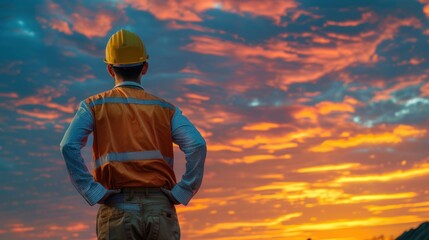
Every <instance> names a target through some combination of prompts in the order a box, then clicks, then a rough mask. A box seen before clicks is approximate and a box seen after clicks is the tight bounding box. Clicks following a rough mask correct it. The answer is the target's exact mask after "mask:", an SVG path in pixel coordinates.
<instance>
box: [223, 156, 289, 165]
mask: <svg viewBox="0 0 429 240" xmlns="http://www.w3.org/2000/svg"><path fill="white" fill-rule="evenodd" d="M290 158H291V155H289V154H286V155H282V156H274V155H268V154H264V155H250V156H243V157H240V158H232V159H222V160H221V162H223V163H226V164H237V163H246V164H250V163H255V162H260V161H267V160H281V159H290Z"/></svg>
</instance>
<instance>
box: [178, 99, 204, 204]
mask: <svg viewBox="0 0 429 240" xmlns="http://www.w3.org/2000/svg"><path fill="white" fill-rule="evenodd" d="M171 128H172V135H173V142H174V143H176V144H177V145H179V148H180V149H181V150H182V151H183V152H184V153H185V158H186V172H185V173H184V174H183V176H182V180H181V181H180V182H178V183H177V184H176V185H175V186H174V187H173V189H172V190H171V194H172V195H173V196H174V198H175V199H176V200H177V201H179V202H180V203H181V204H183V205H187V204H188V203H189V201H190V200H191V198H192V197H193V196H194V195H195V194H196V193H197V192H198V189H199V188H200V186H201V182H202V180H203V174H204V162H205V159H206V154H207V147H206V142H205V141H204V138H203V137H202V136H201V134H200V133H199V132H198V130H197V129H196V128H195V126H194V125H193V124H192V123H191V122H190V121H189V119H188V118H186V117H185V116H183V115H182V111H181V110H180V109H179V108H177V107H176V111H175V113H174V116H173V119H172V124H171Z"/></svg>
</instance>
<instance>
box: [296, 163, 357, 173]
mask: <svg viewBox="0 0 429 240" xmlns="http://www.w3.org/2000/svg"><path fill="white" fill-rule="evenodd" d="M358 167H360V164H359V163H343V164H338V165H323V166H316V167H308V168H300V169H298V170H296V172H299V173H312V172H327V171H340V170H347V169H355V168H358Z"/></svg>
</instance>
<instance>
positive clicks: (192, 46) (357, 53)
mask: <svg viewBox="0 0 429 240" xmlns="http://www.w3.org/2000/svg"><path fill="white" fill-rule="evenodd" d="M371 18H372V16H371ZM403 26H410V27H416V28H419V27H421V23H420V21H419V20H418V19H416V18H408V19H396V18H388V19H386V20H384V21H383V22H382V23H380V24H379V26H378V30H377V31H378V32H377V31H375V30H370V31H368V32H364V33H360V34H357V35H356V36H347V35H339V34H337V33H327V34H326V36H327V37H328V38H326V36H324V39H327V41H332V42H333V43H332V44H329V45H319V44H318V45H316V46H314V45H309V44H303V43H300V42H286V41H283V40H281V39H279V38H272V39H270V40H268V41H266V42H265V43H262V44H258V45H250V44H244V43H241V42H232V41H228V40H222V39H219V38H214V37H209V36H193V37H191V39H192V42H191V43H189V44H188V45H186V46H184V47H183V49H184V50H187V51H192V52H197V53H201V54H208V55H215V56H222V57H230V58H232V59H235V60H239V61H241V62H244V63H251V64H254V63H257V64H259V65H260V66H263V67H264V69H265V70H266V71H267V72H271V73H274V74H276V77H274V78H272V79H270V80H269V81H267V82H266V84H267V85H269V86H273V87H275V88H281V89H283V90H287V87H288V85H290V84H292V83H303V82H311V81H315V80H317V79H319V78H320V77H322V76H324V75H326V74H328V73H332V72H338V71H340V70H342V69H345V68H346V67H348V66H351V65H353V64H358V63H359V64H367V65H372V64H374V63H376V62H377V61H381V60H382V59H380V58H379V57H378V55H377V54H376V49H377V47H378V45H379V44H380V43H382V42H384V41H385V40H389V39H392V38H393V37H394V36H395V34H396V33H397V30H398V29H399V28H400V27H403ZM303 37H309V38H311V39H315V38H316V36H315V35H314V34H307V33H303ZM322 42H323V41H322ZM270 60H279V61H282V62H283V63H287V64H290V63H293V64H292V65H291V66H294V67H285V66H282V67H279V66H278V64H275V63H273V61H270ZM296 65H299V66H300V67H299V68H297V67H295V66H296ZM237 87H240V86H237Z"/></svg>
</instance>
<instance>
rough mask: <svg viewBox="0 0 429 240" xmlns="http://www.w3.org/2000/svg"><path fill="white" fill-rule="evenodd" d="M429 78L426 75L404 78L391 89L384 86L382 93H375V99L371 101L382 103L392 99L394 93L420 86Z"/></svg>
mask: <svg viewBox="0 0 429 240" xmlns="http://www.w3.org/2000/svg"><path fill="white" fill-rule="evenodd" d="M426 78H427V75H426V74H423V75H421V76H408V77H405V78H404V77H402V78H399V79H397V81H398V83H396V84H395V85H393V86H392V87H390V88H386V87H385V86H383V88H382V90H381V91H378V92H375V95H374V97H373V98H372V99H371V101H382V100H388V99H390V98H391V97H392V93H394V92H396V91H399V90H401V89H404V88H406V87H410V86H414V85H418V84H420V83H422V81H424V80H425V79H426Z"/></svg>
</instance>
